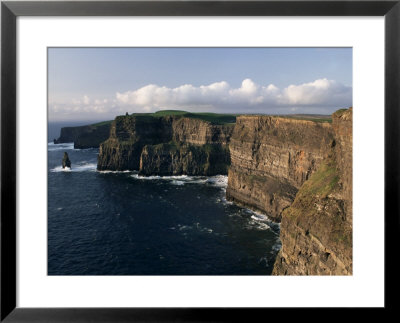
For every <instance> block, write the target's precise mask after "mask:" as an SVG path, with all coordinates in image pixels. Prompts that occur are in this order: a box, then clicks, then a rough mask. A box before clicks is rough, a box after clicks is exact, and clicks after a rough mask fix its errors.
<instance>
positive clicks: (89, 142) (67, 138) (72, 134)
mask: <svg viewBox="0 0 400 323" xmlns="http://www.w3.org/2000/svg"><path fill="white" fill-rule="evenodd" d="M110 126H111V121H105V122H101V123H96V124H92V125H87V126H78V127H63V128H61V132H60V137H59V138H58V139H54V143H55V144H62V143H67V142H73V143H74V148H76V149H84V148H98V147H99V146H100V143H102V142H103V141H105V140H107V138H108V137H109V135H110Z"/></svg>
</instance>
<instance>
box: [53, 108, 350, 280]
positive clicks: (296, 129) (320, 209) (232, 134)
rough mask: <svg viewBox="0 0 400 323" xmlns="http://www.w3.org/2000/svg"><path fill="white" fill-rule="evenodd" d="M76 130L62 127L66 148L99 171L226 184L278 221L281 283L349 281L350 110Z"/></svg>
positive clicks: (139, 119) (143, 121)
mask: <svg viewBox="0 0 400 323" xmlns="http://www.w3.org/2000/svg"><path fill="white" fill-rule="evenodd" d="M107 127H108V129H107ZM70 128H80V129H75V130H73V129H67V128H63V129H64V130H62V131H61V136H60V138H61V139H66V140H69V141H74V142H75V147H76V148H86V147H88V146H93V147H96V146H97V147H99V148H100V149H99V156H98V164H97V169H98V170H111V171H119V170H138V171H139V174H140V175H144V176H150V175H160V176H171V175H203V176H212V175H228V187H227V190H226V198H227V200H229V201H233V202H235V203H237V204H240V205H243V206H246V207H249V208H251V209H253V210H256V211H260V212H262V213H265V214H267V215H268V216H269V217H271V218H272V219H273V220H274V221H277V222H281V233H280V237H281V241H282V248H281V250H280V252H279V254H278V257H277V259H276V262H275V266H274V271H273V274H274V275H351V274H352V108H350V109H343V110H339V111H337V112H335V113H334V114H333V115H332V123H329V122H318V120H299V119H298V118H297V119H296V118H287V117H277V116H249V115H243V116H238V117H237V118H236V122H235V123H229V124H216V123H213V122H210V121H207V120H202V119H200V118H191V117H186V116H176V115H166V116H150V115H126V116H118V117H116V118H115V120H114V121H113V122H112V123H110V124H105V125H104V124H103V125H100V126H99V125H97V126H96V127H93V126H83V127H70ZM107 131H108V133H107V136H105V133H106V132H107ZM71 139H73V140H71ZM55 143H56V142H55ZM57 143H58V142H57Z"/></svg>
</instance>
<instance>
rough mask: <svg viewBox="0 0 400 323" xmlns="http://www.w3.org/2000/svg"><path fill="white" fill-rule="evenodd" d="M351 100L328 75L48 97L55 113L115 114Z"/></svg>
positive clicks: (334, 104) (303, 106)
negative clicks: (292, 81)
mask: <svg viewBox="0 0 400 323" xmlns="http://www.w3.org/2000/svg"><path fill="white" fill-rule="evenodd" d="M351 105H352V87H350V86H345V85H343V84H341V83H339V82H336V81H334V80H328V79H326V78H323V79H318V80H315V81H313V82H309V83H304V84H298V85H289V86H287V87H286V88H283V89H280V88H278V87H277V86H275V85H274V84H269V85H261V84H257V83H255V82H254V81H252V80H251V79H249V78H247V79H245V80H243V81H242V83H241V85H240V87H238V88H234V87H232V86H231V85H230V84H229V83H227V82H225V81H221V82H216V83H212V84H209V85H201V86H194V85H192V84H183V85H181V86H178V87H175V88H169V87H166V86H159V85H156V84H149V85H146V86H144V87H141V88H139V89H136V90H132V91H126V92H122V93H121V92H117V93H116V95H115V97H114V98H90V97H89V96H87V95H84V96H83V97H81V98H78V99H75V98H72V99H71V100H70V102H64V101H61V102H57V101H56V100H51V101H50V102H49V108H50V113H51V115H52V116H54V117H55V118H57V119H63V118H64V119H71V118H74V119H77V120H78V119H86V120H88V119H93V120H94V119H102V118H104V119H106V118H108V119H112V118H114V117H115V116H116V115H121V114H125V112H129V113H132V112H153V111H157V110H162V109H180V110H186V111H208V112H222V113H224V112H225V113H267V114H268V113H274V114H275V113H293V112H294V111H295V112H296V113H322V114H330V113H332V112H333V111H335V110H336V109H339V108H344V107H349V106H351Z"/></svg>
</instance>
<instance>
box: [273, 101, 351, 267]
mask: <svg viewBox="0 0 400 323" xmlns="http://www.w3.org/2000/svg"><path fill="white" fill-rule="evenodd" d="M332 129H333V133H334V142H333V145H332V146H331V148H330V149H329V150H328V151H327V154H326V156H325V158H324V160H323V161H322V163H321V164H320V166H319V167H318V169H317V170H316V172H314V173H313V174H312V175H311V176H310V179H309V180H307V181H306V182H305V183H304V184H303V185H302V186H301V188H300V190H299V191H298V193H297V195H296V198H295V200H294V202H293V204H292V205H291V206H290V207H289V208H287V209H285V210H284V211H283V212H282V222H281V232H280V239H281V242H282V248H281V250H280V251H279V253H278V256H277V258H276V261H275V265H274V270H273V275H351V274H352V270H353V262H352V109H351V108H350V109H348V110H339V111H337V112H336V113H334V114H333V115H332Z"/></svg>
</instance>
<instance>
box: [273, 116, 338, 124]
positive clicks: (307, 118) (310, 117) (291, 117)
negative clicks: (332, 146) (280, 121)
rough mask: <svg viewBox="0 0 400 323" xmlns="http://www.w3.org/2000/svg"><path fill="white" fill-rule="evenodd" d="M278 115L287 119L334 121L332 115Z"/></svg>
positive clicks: (318, 121)
mask: <svg viewBox="0 0 400 323" xmlns="http://www.w3.org/2000/svg"><path fill="white" fill-rule="evenodd" d="M276 117H280V118H287V119H295V120H305V121H313V122H317V123H332V118H331V117H330V116H326V117H322V118H321V117H313V116H305V115H304V116H301V115H293V116H291V115H278V116H276Z"/></svg>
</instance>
